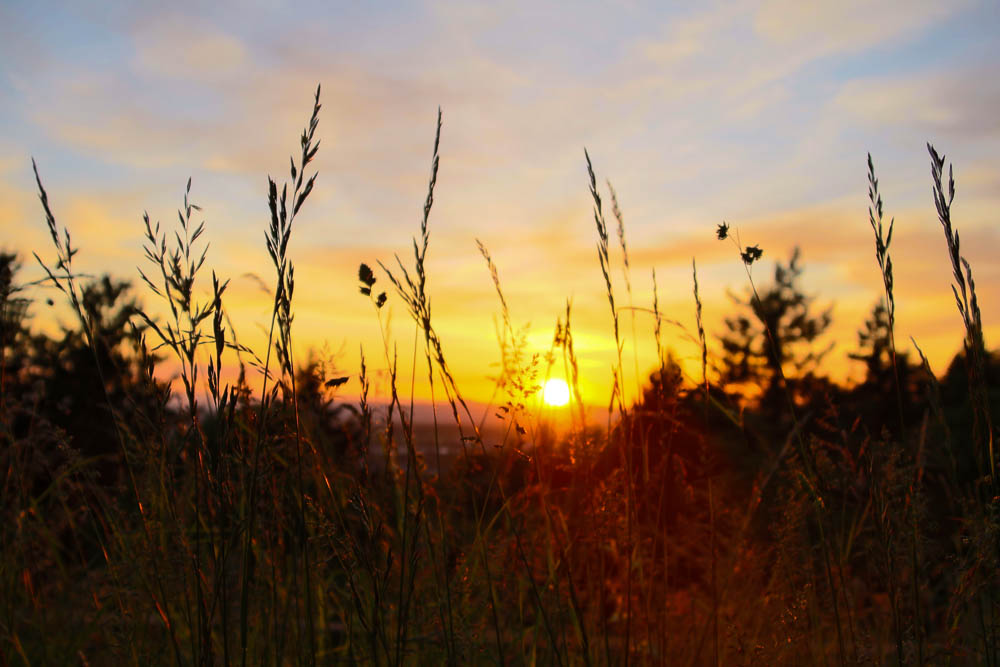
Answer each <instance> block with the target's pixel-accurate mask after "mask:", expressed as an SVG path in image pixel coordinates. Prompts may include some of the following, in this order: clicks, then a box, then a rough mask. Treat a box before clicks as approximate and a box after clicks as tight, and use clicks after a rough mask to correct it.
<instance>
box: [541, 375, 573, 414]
mask: <svg viewBox="0 0 1000 667" xmlns="http://www.w3.org/2000/svg"><path fill="white" fill-rule="evenodd" d="M542 400H543V401H545V405H549V406H552V407H554V408H558V407H562V406H563V405H566V404H567V403H569V385H567V384H566V381H565V380H560V379H559V378H552V379H551V380H547V381H546V382H545V387H544V388H543V389H542Z"/></svg>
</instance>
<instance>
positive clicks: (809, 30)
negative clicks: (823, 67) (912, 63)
mask: <svg viewBox="0 0 1000 667" xmlns="http://www.w3.org/2000/svg"><path fill="white" fill-rule="evenodd" d="M969 4H970V3H969V2H967V1H960V2H950V3H941V2H935V1H933V0H908V1H905V2H902V1H896V2H878V3H871V2H866V1H865V0H824V1H822V2H811V3H802V2H796V1H795V0H766V1H765V2H764V3H763V4H762V5H761V7H760V10H759V11H758V12H757V14H756V16H755V17H754V28H755V30H756V32H757V34H758V35H760V36H761V37H762V38H764V39H766V40H767V41H769V42H771V43H773V44H776V45H779V46H780V47H782V48H783V49H787V50H788V51H794V53H796V54H800V56H799V57H800V58H802V57H807V58H814V57H818V56H820V55H828V54H832V53H851V52H858V51H863V50H866V49H869V48H872V47H875V46H885V45H886V44H888V43H892V42H893V41H896V40H899V39H902V38H906V37H910V36H912V35H913V34H915V33H917V32H918V31H920V30H923V29H926V28H927V27H929V26H931V25H933V24H934V23H937V22H941V21H943V20H944V19H946V18H947V17H948V16H949V15H951V14H954V13H956V12H957V11H959V10H960V9H962V8H963V6H968V5H969Z"/></svg>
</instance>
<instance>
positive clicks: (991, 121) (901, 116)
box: [835, 66, 1000, 141]
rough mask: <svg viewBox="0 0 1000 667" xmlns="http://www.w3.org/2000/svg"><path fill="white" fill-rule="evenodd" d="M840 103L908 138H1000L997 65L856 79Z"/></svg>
mask: <svg viewBox="0 0 1000 667" xmlns="http://www.w3.org/2000/svg"><path fill="white" fill-rule="evenodd" d="M835 103H836V104H837V106H838V107H840V108H841V109H842V110H844V111H847V112H848V113H850V114H852V115H853V116H854V117H855V118H856V119H858V120H859V121H860V122H861V123H863V124H865V125H867V126H870V127H879V128H889V130H890V131H892V132H896V133H903V134H905V135H906V136H916V137H918V138H920V137H940V138H949V139H975V140H977V141H979V140H983V139H987V140H995V139H997V138H998V137H1000V116H998V115H997V113H996V110H997V108H998V107H1000V82H998V81H997V77H996V76H994V72H993V69H992V68H986V67H981V66H980V67H971V68H966V69H963V70H958V71H953V70H947V71H936V72H918V73H916V74H912V75H909V76H905V77H891V78H890V77H884V76H883V77H866V78H860V79H855V80H853V81H849V82H848V83H846V84H845V85H844V86H843V88H842V89H841V90H840V92H839V93H838V94H837V96H836V98H835Z"/></svg>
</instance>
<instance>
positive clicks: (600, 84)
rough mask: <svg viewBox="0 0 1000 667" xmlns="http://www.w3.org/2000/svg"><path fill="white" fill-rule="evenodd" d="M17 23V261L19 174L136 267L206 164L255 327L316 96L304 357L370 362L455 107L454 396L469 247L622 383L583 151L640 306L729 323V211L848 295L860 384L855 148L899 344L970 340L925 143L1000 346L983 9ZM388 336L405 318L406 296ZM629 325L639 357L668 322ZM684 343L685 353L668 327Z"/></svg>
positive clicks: (998, 243)
mask: <svg viewBox="0 0 1000 667" xmlns="http://www.w3.org/2000/svg"><path fill="white" fill-rule="evenodd" d="M0 25H2V26H3V27H2V28H0V36H2V39H0V224H2V225H3V229H4V230H5V244H6V245H8V246H10V247H13V248H15V249H17V250H20V251H21V252H24V253H27V252H29V251H30V250H32V249H42V250H47V248H45V245H44V244H45V242H46V237H45V234H44V226H43V222H42V218H41V215H40V211H39V208H38V205H37V199H36V197H35V194H34V191H33V187H32V185H33V184H32V180H31V170H30V158H31V156H34V157H35V158H36V159H37V160H38V162H39V166H40V169H41V171H42V174H43V178H44V179H45V182H46V186H47V188H48V190H49V194H50V197H51V199H52V201H53V204H54V206H55V210H56V213H57V215H59V216H60V218H61V221H62V222H64V223H65V224H67V225H68V226H69V227H70V229H71V231H73V233H74V238H75V239H76V240H77V242H78V243H79V245H80V246H81V247H82V248H83V250H82V252H81V255H80V258H79V262H80V265H81V266H82V267H83V268H85V269H86V270H88V271H90V272H94V273H97V272H100V271H103V270H111V271H113V272H115V273H117V274H119V275H122V276H125V277H131V278H135V276H136V275H137V274H136V272H135V265H136V264H137V263H139V262H140V260H141V244H142V239H141V231H142V228H141V215H142V212H143V211H144V210H148V211H149V213H150V215H151V216H152V217H154V218H159V219H161V220H164V221H165V222H169V221H172V220H173V218H174V217H175V214H174V213H173V211H174V209H175V208H176V207H177V206H178V205H179V203H180V196H181V194H182V190H183V186H184V183H185V182H186V180H187V178H188V176H192V177H193V179H194V186H193V190H192V196H193V199H194V200H195V201H196V202H198V203H199V204H201V205H202V206H203V207H204V209H205V219H206V223H207V228H208V232H207V235H206V236H207V238H208V239H209V240H210V241H211V243H212V250H211V252H210V255H209V257H210V260H209V261H210V263H211V264H212V265H213V266H214V267H215V268H216V269H217V270H218V271H219V272H220V273H221V274H224V275H229V276H232V277H233V278H234V281H233V287H232V294H231V302H230V309H231V311H232V314H233V316H234V320H235V321H236V322H237V324H238V325H239V326H240V327H241V328H242V329H244V330H246V332H247V333H246V336H247V337H249V338H253V337H254V336H255V335H257V334H256V331H257V326H256V325H257V324H259V323H260V322H261V321H262V320H264V319H265V315H266V299H264V298H263V297H262V295H261V294H260V293H259V290H258V289H257V287H256V285H255V283H254V282H253V281H252V280H250V279H247V278H241V276H242V275H243V274H244V273H246V272H253V273H258V274H259V275H260V276H261V277H262V278H264V279H265V281H266V282H269V281H270V273H269V270H268V267H267V255H266V251H265V250H264V246H263V243H262V236H263V230H264V228H265V224H266V199H265V190H264V187H263V186H264V184H265V182H266V181H265V176H266V175H267V174H268V173H271V174H275V175H282V174H284V173H285V172H286V170H287V158H288V155H289V154H291V153H292V152H293V151H294V150H295V149H296V144H297V137H298V133H299V132H300V130H301V127H302V125H303V123H304V122H305V120H306V118H307V116H308V113H309V105H310V102H311V95H312V92H313V89H314V88H315V85H316V84H317V83H322V85H323V104H324V108H323V112H322V115H321V124H320V129H319V134H320V136H321V137H322V141H323V143H322V148H321V149H320V153H319V155H318V157H317V161H316V163H315V164H316V166H317V168H318V169H319V171H320V177H319V181H318V184H317V191H316V194H315V195H314V198H313V200H312V201H310V202H309V204H308V205H307V207H306V208H305V209H303V215H302V218H301V219H300V222H299V225H300V226H299V227H298V228H297V229H296V232H295V234H296V235H295V237H294V239H293V243H292V247H293V257H294V258H295V260H296V263H297V275H300V276H302V278H300V280H299V285H300V291H299V294H298V297H299V300H298V302H297V310H298V313H299V317H298V319H297V323H298V326H299V327H300V329H299V331H300V341H301V343H302V345H303V346H311V347H318V346H321V345H323V344H324V342H326V343H327V344H328V345H329V348H330V349H332V350H333V351H334V352H337V351H339V350H343V352H342V353H341V354H340V357H339V360H338V363H340V364H341V365H342V366H343V367H344V368H345V369H347V370H351V369H352V368H354V367H355V366H356V356H357V354H356V350H357V348H358V346H359V343H360V344H364V345H366V346H371V347H372V349H373V350H374V349H378V348H377V341H378V330H377V327H376V325H375V323H374V318H373V316H372V314H371V312H370V310H369V308H368V307H367V304H366V303H364V302H363V301H361V300H360V297H358V295H357V294H356V290H355V287H354V286H355V282H356V280H355V274H356V270H357V265H358V263H359V262H361V261H367V262H369V263H373V262H374V261H375V260H377V259H382V260H383V261H387V260H389V259H390V258H391V257H392V256H393V253H396V252H399V253H406V252H408V248H409V239H410V237H411V236H412V235H413V234H414V233H415V232H416V231H417V225H418V222H419V214H420V209H421V206H422V202H423V196H424V191H425V188H426V178H427V175H428V166H429V161H430V149H431V143H432V140H433V130H434V118H435V114H436V112H437V108H438V106H441V107H442V109H443V113H444V129H443V133H442V144H441V154H442V161H441V173H440V176H439V184H438V191H437V196H436V202H435V209H434V212H433V214H432V220H431V228H432V242H431V243H432V245H431V250H430V253H429V266H430V275H431V277H430V283H429V285H430V290H431V293H432V296H433V298H434V303H435V310H436V315H437V316H438V317H439V318H440V321H439V328H440V330H441V332H442V335H443V337H444V339H445V342H446V344H447V343H449V341H450V342H451V344H452V345H453V347H454V348H455V354H456V355H460V356H462V355H464V357H465V358H467V359H468V360H469V363H462V364H460V366H461V368H462V369H463V370H462V373H463V375H464V376H465V377H464V378H463V379H465V380H466V381H467V382H470V383H473V384H474V385H476V386H480V385H481V380H482V378H483V377H484V376H485V375H488V374H490V373H492V372H495V371H494V370H491V369H490V368H489V364H488V363H473V361H475V362H483V361H484V360H487V361H488V360H494V361H495V360H496V358H497V357H498V353H497V351H496V342H495V340H494V339H493V336H492V332H493V324H492V317H493V314H494V313H495V312H496V310H497V303H496V301H495V297H494V296H493V293H492V285H491V283H490V279H489V274H488V272H487V271H486V268H485V265H484V263H483V261H482V259H481V258H480V257H479V255H478V253H477V251H476V248H475V239H477V238H479V239H481V240H482V241H483V242H484V243H485V244H486V245H487V246H488V247H489V248H490V251H491V253H492V255H493V258H494V260H495V261H496V262H497V264H498V266H499V268H500V273H501V279H502V280H503V282H504V287H505V291H506V292H507V297H508V300H509V302H510V303H511V304H512V306H511V307H512V311H513V312H512V314H513V316H514V318H515V320H516V321H518V322H520V323H527V322H531V328H530V331H531V336H530V340H531V341H532V343H533V344H534V345H536V346H537V347H538V348H539V349H541V350H542V351H544V348H546V347H547V345H548V341H549V339H550V338H551V335H552V327H553V325H554V321H555V318H556V317H557V316H558V315H559V314H560V312H561V311H562V309H563V305H564V303H565V300H566V299H567V298H572V299H573V302H574V308H575V309H576V312H577V320H576V322H577V326H578V330H579V336H580V340H581V344H582V350H583V352H584V353H585V355H586V358H585V359H584V364H585V367H586V369H587V371H588V372H589V373H590V376H589V377H591V378H592V380H591V383H592V385H593V387H595V390H594V391H595V392H597V389H596V388H599V387H602V386H607V384H608V383H607V377H606V375H607V370H606V369H607V368H608V367H609V359H610V356H609V355H610V354H611V353H613V344H612V343H611V342H610V335H609V334H610V318H609V315H608V313H607V305H606V301H605V300H604V296H603V284H602V282H603V280H602V278H601V276H600V271H599V268H598V266H597V262H596V257H595V256H594V255H595V252H594V243H595V241H596V234H595V232H594V229H593V224H592V217H591V214H590V200H589V196H588V192H587V183H586V171H585V163H584V161H583V147H584V146H586V147H587V148H588V150H589V151H590V154H591V156H592V158H593V160H594V164H595V168H596V169H597V171H598V177H599V178H601V179H603V178H605V177H608V178H610V179H611V181H612V182H613V183H614V185H615V188H616V190H617V191H618V196H619V199H620V201H621V204H622V208H623V210H624V213H625V218H626V224H627V229H628V235H629V244H630V249H631V251H632V271H633V275H632V282H633V285H634V286H635V299H636V302H637V305H640V304H642V305H648V304H647V303H646V302H648V301H649V300H650V298H651V290H652V286H651V280H650V277H649V276H650V271H651V269H653V268H655V269H656V271H657V275H658V278H659V282H660V295H661V300H662V301H664V302H665V303H666V304H667V307H668V308H670V309H671V311H672V312H673V313H675V314H676V318H677V319H679V320H681V321H682V322H685V323H687V324H688V325H689V326H690V323H691V321H692V318H693V306H692V304H691V298H690V287H691V286H690V262H691V257H692V256H696V257H697V259H698V263H699V269H700V272H701V274H702V280H701V283H702V285H701V289H702V295H703V297H704V298H705V300H706V316H707V317H708V320H709V330H710V332H711V331H714V332H718V331H719V330H720V328H721V319H722V317H723V316H724V315H725V314H726V312H727V310H728V309H729V307H730V306H729V304H728V299H727V297H726V290H727V289H732V290H735V291H737V292H739V291H740V290H742V289H743V286H744V285H745V276H744V275H743V272H742V267H741V266H740V265H739V263H738V261H737V260H736V257H735V254H734V252H733V249H732V247H731V246H728V245H725V244H717V243H715V242H714V240H713V237H712V232H713V230H714V227H715V225H716V224H717V223H718V222H721V221H722V220H723V219H726V220H728V221H729V222H730V224H732V225H733V226H734V227H738V228H739V229H740V232H741V236H742V238H743V239H744V241H746V242H748V243H759V244H760V245H761V246H762V247H764V249H765V253H766V254H765V260H769V261H768V262H765V263H764V264H763V265H761V267H760V268H758V269H757V270H756V273H755V278H757V279H758V280H761V281H762V282H766V277H767V274H768V272H769V271H770V267H771V264H770V261H773V260H774V259H775V258H785V257H787V256H788V252H789V251H790V249H791V247H793V246H794V245H799V246H801V248H802V253H803V261H804V264H805V266H806V274H805V283H806V285H807V287H808V288H809V290H810V291H812V292H813V293H816V294H817V295H818V297H819V301H820V302H822V303H825V302H827V301H834V302H835V304H836V308H835V318H836V322H835V330H834V331H833V333H832V336H831V337H832V338H833V339H834V340H835V341H836V342H837V349H836V350H835V352H834V355H835V356H836V357H837V359H839V360H840V361H838V362H837V363H836V364H835V365H834V366H835V368H836V372H837V373H840V374H845V373H850V372H852V368H851V367H850V366H849V365H847V364H846V362H844V361H843V359H844V358H845V355H846V352H848V351H850V350H851V349H853V346H854V341H855V338H854V332H855V331H856V330H857V328H859V327H860V325H861V322H862V320H863V318H864V316H865V313H866V312H867V311H868V310H869V309H870V308H871V306H872V304H873V303H874V301H875V300H876V298H877V297H878V294H879V286H880V282H879V277H878V272H877V267H876V265H875V262H874V261H873V259H874V258H873V256H872V255H873V253H872V239H871V230H870V228H869V226H868V219H867V189H866V180H865V156H866V153H867V152H869V151H870V152H871V153H872V154H873V156H874V158H875V162H876V167H877V169H878V173H879V177H880V180H881V186H882V191H883V197H884V199H885V205H886V212H887V214H889V215H893V216H895V217H896V221H897V222H896V225H897V227H896V235H895V239H896V240H895V242H894V248H893V251H894V263H895V265H896V272H897V273H896V283H897V290H898V296H897V304H898V305H897V309H898V314H897V317H898V321H899V326H900V329H901V333H903V334H904V335H903V336H902V337H901V338H903V340H907V336H908V335H911V334H912V335H914V336H915V337H916V338H917V340H918V341H919V342H920V343H921V346H922V347H924V348H925V349H927V350H929V351H930V352H931V357H932V361H933V362H935V364H936V365H937V366H938V368H939V370H943V365H944V364H945V363H947V360H948V359H949V358H950V355H951V354H953V353H954V351H955V350H956V349H957V347H958V345H959V343H960V335H959V333H960V330H959V326H960V322H959V319H958V314H957V313H956V312H954V306H953V303H952V297H951V293H950V290H949V288H948V280H949V268H948V265H947V260H946V255H945V251H944V246H943V239H942V237H941V231H940V226H939V225H938V223H937V221H936V218H935V214H934V208H933V202H932V199H931V195H930V178H929V160H928V157H927V152H926V148H925V142H926V141H931V142H933V143H935V145H936V146H937V147H938V149H939V150H940V151H942V152H944V153H946V154H947V156H948V158H949V160H951V161H953V162H954V164H955V169H956V180H957V183H958V195H957V197H956V204H955V221H956V225H957V226H958V228H959V229H960V230H961V232H962V236H963V239H964V240H965V242H964V245H965V251H966V254H967V255H968V258H969V260H970V262H971V263H972V266H973V270H974V271H975V272H976V276H977V282H978V285H979V289H980V292H981V300H982V304H983V315H984V320H985V322H986V325H987V336H988V341H987V342H988V343H991V342H992V340H993V337H994V335H995V334H996V333H998V332H1000V328H998V327H996V326H995V325H994V323H995V322H997V321H1000V317H998V316H1000V306H998V305H996V304H998V303H1000V300H998V299H997V297H998V296H1000V294H998V290H997V287H996V286H997V284H998V281H997V279H998V278H1000V275H998V272H1000V264H998V263H997V262H996V259H995V258H996V256H997V251H998V250H1000V239H998V235H997V224H996V223H997V217H996V212H997V210H998V206H997V205H998V203H1000V150H998V149H1000V113H998V110H1000V77H997V76H996V72H997V71H998V65H1000V40H997V39H996V35H997V34H1000V5H998V4H997V3H993V2H975V1H971V0H969V1H967V0H961V1H958V2H950V3H941V2H922V1H917V2H906V3H894V2H878V3H865V2H819V3H799V2H732V3H723V4H716V5H713V4H707V3H698V4H697V5H692V4H691V3H683V4H681V3H641V2H624V3H618V4H615V5H611V4H603V3H582V2H581V3H572V4H562V5H556V4H548V5H539V4H538V3H528V2H524V3H521V2H495V3H489V4H481V5H473V4H470V3H466V2H424V3H301V2H296V3H285V2H282V1H280V0H274V1H273V2H266V1H262V2H256V3H227V2H220V3H214V4H210V5H209V4H206V5H205V6H201V4H200V3H172V4H170V5H167V4H163V3H66V4H58V3H35V2H20V1H17V0H15V1H11V0H6V1H5V2H3V3H2V4H0ZM616 261H617V260H616ZM616 270H618V269H616ZM34 273H37V271H35V270H34V269H33V267H30V266H29V267H28V268H27V269H26V277H36V276H34ZM618 276H620V274H616V279H617V277H618ZM618 287H619V289H623V284H622V285H619V286H618ZM146 300H147V301H149V300H150V299H148V298H147V299H146ZM42 315H44V314H43V313H40V314H39V317H42ZM393 322H394V326H395V327H396V328H397V330H398V331H400V332H402V331H405V330H406V327H408V326H409V325H408V324H407V322H406V319H405V313H404V312H403V311H402V309H401V308H396V309H395V311H394V319H393ZM637 326H638V327H639V329H640V336H639V338H640V340H639V342H638V343H637V345H638V347H639V352H640V355H641V358H642V359H643V363H644V364H645V365H649V366H651V365H652V361H651V358H650V354H651V350H652V340H651V336H650V335H649V334H648V331H647V330H649V329H651V323H650V322H647V321H645V320H643V319H641V318H640V319H639V320H638V322H637ZM400 327H402V328H400ZM643 331H647V332H646V333H642V332H643ZM400 335H401V338H402V339H403V340H406V339H407V336H405V335H403V334H402V333H401V334H400ZM629 344H630V345H631V342H630V343H629ZM673 347H674V348H675V350H676V351H677V353H678V354H680V355H681V356H682V357H690V356H691V355H692V350H691V349H690V346H688V345H687V344H686V343H685V342H684V341H683V340H682V339H680V338H678V339H677V340H676V341H674V343H673ZM855 370H856V369H855ZM477 383H478V384H477ZM473 391H474V393H475V391H477V390H473ZM479 393H482V391H480V392H479ZM595 398H596V399H597V400H599V401H603V400H604V399H603V398H600V397H595Z"/></svg>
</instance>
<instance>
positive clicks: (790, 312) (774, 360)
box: [719, 248, 833, 407]
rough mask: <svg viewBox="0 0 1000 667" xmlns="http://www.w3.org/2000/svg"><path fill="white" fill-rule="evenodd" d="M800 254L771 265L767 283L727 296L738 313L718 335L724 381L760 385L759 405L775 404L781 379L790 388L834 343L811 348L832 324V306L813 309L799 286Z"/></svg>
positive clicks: (780, 389) (810, 301) (820, 359)
mask: <svg viewBox="0 0 1000 667" xmlns="http://www.w3.org/2000/svg"><path fill="white" fill-rule="evenodd" d="M799 256H800V253H799V249H798V248H795V249H794V250H793V251H792V254H791V257H790V258H789V261H788V263H787V264H782V263H781V262H777V263H775V267H774V283H773V284H771V285H770V286H767V287H765V288H764V289H762V290H760V291H757V292H755V291H753V290H751V291H749V292H748V293H746V294H744V295H743V296H742V297H740V296H736V295H733V294H730V298H731V299H732V300H733V302H734V303H735V304H736V305H737V306H739V307H740V309H741V311H742V312H740V313H739V314H738V315H736V316H735V317H730V318H727V319H726V321H725V323H726V332H725V333H723V334H722V335H721V336H719V339H720V342H721V343H722V349H723V356H722V364H721V375H722V382H723V383H725V384H737V385H750V386H756V387H759V388H760V389H761V391H762V394H761V405H762V407H763V406H772V407H774V406H776V405H777V403H776V402H777V401H779V400H780V393H781V392H782V391H783V389H782V386H781V385H782V377H784V378H785V380H786V381H787V382H788V384H789V390H790V391H794V390H795V384H796V380H798V379H801V378H805V377H807V376H811V375H812V374H813V372H814V371H815V370H816V368H817V367H818V365H819V363H820V361H822V359H823V357H824V356H825V355H826V354H827V352H829V351H830V349H831V348H832V347H833V345H832V343H831V345H829V346H827V347H826V348H824V349H821V350H817V349H816V348H815V347H814V343H815V341H816V339H817V338H819V337H820V336H821V335H822V334H823V333H824V332H825V331H826V330H827V328H828V327H829V326H830V322H831V321H832V311H833V307H832V306H828V307H827V308H825V309H824V310H822V311H821V312H819V313H818V314H817V313H814V311H813V301H814V299H813V297H810V296H807V295H805V294H804V293H803V292H802V290H801V288H800V287H799V284H798V280H799V277H800V276H801V275H802V266H801V265H800V263H799Z"/></svg>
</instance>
